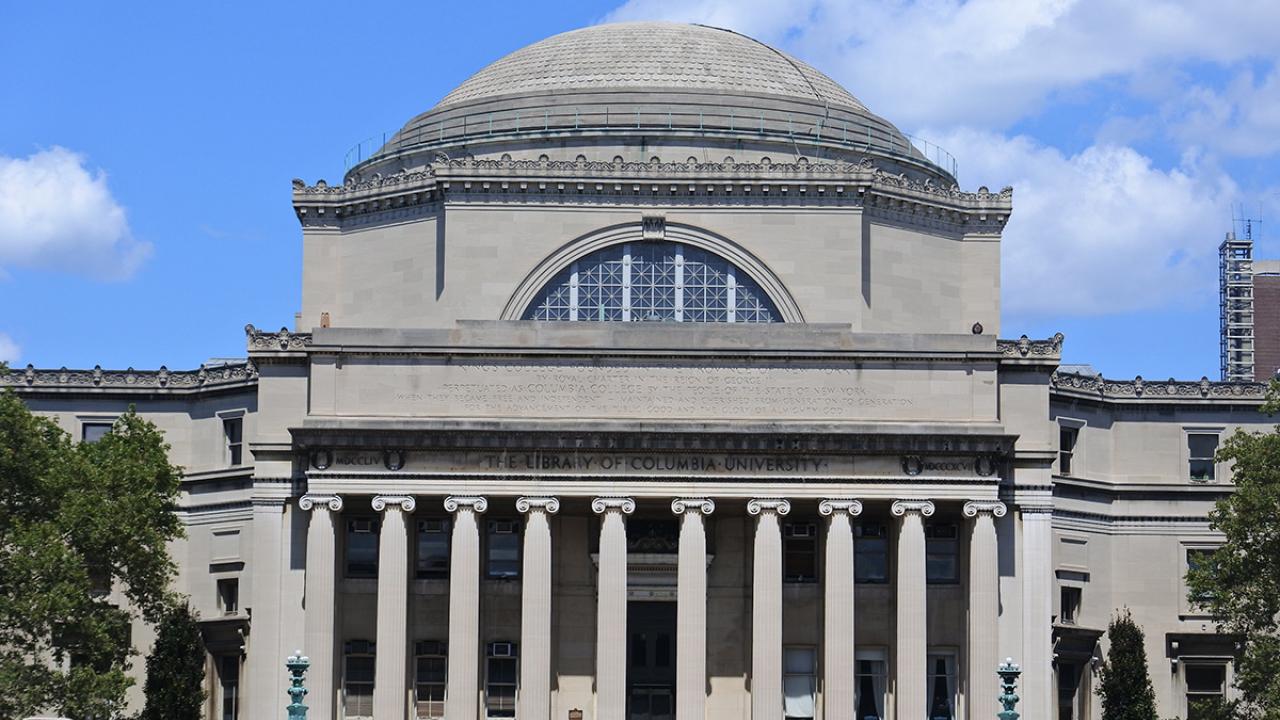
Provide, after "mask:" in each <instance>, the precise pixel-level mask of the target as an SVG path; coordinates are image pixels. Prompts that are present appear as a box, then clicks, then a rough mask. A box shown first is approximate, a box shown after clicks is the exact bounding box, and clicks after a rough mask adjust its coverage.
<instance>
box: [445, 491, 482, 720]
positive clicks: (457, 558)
mask: <svg viewBox="0 0 1280 720" xmlns="http://www.w3.org/2000/svg"><path fill="white" fill-rule="evenodd" d="M444 509H445V510H446V511H448V512H450V513H453V536H452V542H451V543H450V551H449V663H448V671H447V675H446V677H445V680H446V682H447V683H448V685H447V688H448V690H447V692H446V693H445V706H444V714H445V717H447V718H449V720H476V716H477V713H478V710H479V708H480V695H479V693H480V678H479V673H480V524H479V521H478V520H477V517H476V516H478V515H480V514H482V513H483V512H484V511H485V510H488V509H489V501H488V500H486V499H484V498H482V497H455V496H450V497H447V498H445V499H444Z"/></svg>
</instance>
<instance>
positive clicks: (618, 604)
mask: <svg viewBox="0 0 1280 720" xmlns="http://www.w3.org/2000/svg"><path fill="white" fill-rule="evenodd" d="M591 509H592V511H594V512H595V513H596V514H597V515H600V516H601V517H600V567H599V570H598V572H597V573H596V578H597V580H596V582H597V587H596V718H597V720H623V718H624V717H625V716H626V711H627V521H626V516H627V515H630V514H631V513H633V512H635V510H636V501H635V500H632V499H631V498H623V497H598V498H596V499H595V500H592V501H591ZM450 720H453V719H452V718H450Z"/></svg>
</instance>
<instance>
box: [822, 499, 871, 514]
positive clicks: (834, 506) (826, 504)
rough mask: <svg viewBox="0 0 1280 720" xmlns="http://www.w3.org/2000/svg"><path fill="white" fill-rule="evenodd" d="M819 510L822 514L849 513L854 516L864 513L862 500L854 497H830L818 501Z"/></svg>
mask: <svg viewBox="0 0 1280 720" xmlns="http://www.w3.org/2000/svg"><path fill="white" fill-rule="evenodd" d="M818 512H819V513H820V514H822V515H834V514H836V513H849V514H850V515H852V516H853V517H857V516H859V515H861V514H862V501H861V500H854V499H852V498H844V499H836V498H828V499H827V500H823V501H822V502H820V503H818Z"/></svg>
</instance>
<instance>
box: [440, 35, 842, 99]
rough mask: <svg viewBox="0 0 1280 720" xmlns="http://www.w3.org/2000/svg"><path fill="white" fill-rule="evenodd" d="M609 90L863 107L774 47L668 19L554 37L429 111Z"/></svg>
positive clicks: (514, 55) (462, 87)
mask: <svg viewBox="0 0 1280 720" xmlns="http://www.w3.org/2000/svg"><path fill="white" fill-rule="evenodd" d="M617 89H634V90H653V89H678V90H683V91H695V92H696V91H708V90H709V91H720V92H726V93H734V94H739V95H741V94H748V95H754V94H760V95H776V96H783V97H789V98H796V99H804V100H809V101H815V100H816V101H817V102H819V103H823V104H830V105H837V106H845V107H851V108H858V109H863V110H865V109H866V108H865V106H864V105H863V104H862V103H861V102H859V101H858V99H857V98H855V97H854V96H853V95H851V94H849V92H848V91H847V90H845V89H844V88H842V87H840V85H839V84H838V83H836V82H835V81H834V80H832V79H831V78H829V77H827V76H826V75H824V74H822V73H821V72H818V71H817V70H815V69H813V68H812V67H810V66H809V65H807V64H805V63H803V62H801V61H799V60H797V59H795V58H793V57H791V56H790V55H787V54H786V53H784V52H782V51H780V50H778V49H776V48H773V47H770V46H768V45H765V44H764V43H762V42H760V41H758V40H753V39H752V38H749V37H747V36H745V35H740V34H738V33H736V32H733V31H731V30H722V29H720V28H714V27H708V26H705V25H686V24H682V23H671V22H629V23H614V24H608V25H596V26H594V27H588V28H583V29H581V30H572V31H570V32H566V33H561V34H559V35H554V36H552V37H549V38H547V39H545V40H542V41H540V42H536V43H534V44H532V45H529V46H527V47H524V48H521V49H520V50H517V51H515V52H513V53H511V54H510V55H507V56H506V57H503V58H502V59H500V60H498V61H496V62H494V63H493V64H491V65H489V66H488V67H486V68H484V69H483V70H481V71H480V72H478V73H476V74H475V75H473V76H471V78H470V79H469V80H467V81H466V82H464V83H463V84H462V85H459V86H458V87H457V88H456V89H455V90H454V91H453V92H451V93H449V94H448V95H446V96H445V97H444V99H443V100H441V101H440V103H439V104H438V105H436V109H443V108H446V107H448V106H450V105H454V104H457V103H463V102H468V101H472V100H481V99H490V98H497V97H502V96H505V95H517V94H520V95H523V94H529V93H545V94H555V93H557V92H584V91H585V92H591V91H593V90H617Z"/></svg>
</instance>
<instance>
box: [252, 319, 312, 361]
mask: <svg viewBox="0 0 1280 720" xmlns="http://www.w3.org/2000/svg"><path fill="white" fill-rule="evenodd" d="M244 335H245V344H246V345H247V346H248V349H249V354H250V355H252V356H255V357H256V356H259V355H268V356H271V355H282V354H297V353H303V352H306V350H307V348H309V347H310V346H311V333H298V332H290V330H289V328H284V327H282V328H280V330H279V331H278V332H263V331H261V330H259V329H258V328H256V327H254V326H253V325H251V324H250V325H245V326H244Z"/></svg>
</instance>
